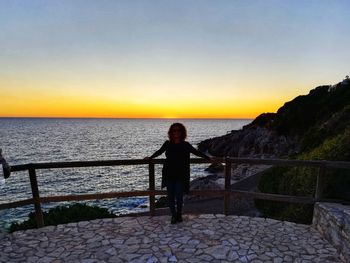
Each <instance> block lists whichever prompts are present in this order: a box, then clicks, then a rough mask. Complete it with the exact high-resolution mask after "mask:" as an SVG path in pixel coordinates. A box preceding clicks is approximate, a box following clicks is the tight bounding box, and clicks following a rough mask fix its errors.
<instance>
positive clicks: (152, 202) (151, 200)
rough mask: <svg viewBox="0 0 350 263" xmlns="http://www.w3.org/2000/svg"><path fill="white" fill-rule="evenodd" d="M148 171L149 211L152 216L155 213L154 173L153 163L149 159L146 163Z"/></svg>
mask: <svg viewBox="0 0 350 263" xmlns="http://www.w3.org/2000/svg"><path fill="white" fill-rule="evenodd" d="M148 173H149V190H150V191H151V193H150V195H149V211H150V214H151V216H154V213H155V207H156V202H155V201H156V200H155V195H154V191H155V178H154V177H155V175H154V163H153V161H152V160H150V161H149V164H148Z"/></svg>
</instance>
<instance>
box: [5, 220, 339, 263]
mask: <svg viewBox="0 0 350 263" xmlns="http://www.w3.org/2000/svg"><path fill="white" fill-rule="evenodd" d="M0 262H54V263H59V262H84V263H92V262H149V263H150V262H252V263H253V262H256V263H258V262H273V263H278V262H305V263H306V262H322V263H324V262H333V263H334V262H341V261H340V259H339V257H338V254H337V252H336V249H335V248H334V247H333V246H332V245H330V244H329V243H328V242H327V241H326V240H324V239H323V238H322V237H321V235H320V234H319V233H318V232H317V231H316V230H314V229H313V228H312V227H311V226H306V225H299V224H294V223H289V222H281V221H276V220H272V219H263V218H250V217H244V216H240V217H238V216H223V215H199V216H197V215H185V216H184V222H182V223H179V224H176V225H171V224H170V223H169V217H168V216H156V217H148V216H142V217H120V218H115V219H103V220H102V219H101V220H94V221H87V222H79V223H71V224H67V225H59V226H56V227H54V226H49V227H45V228H42V229H39V230H27V231H19V232H15V233H13V234H6V235H5V236H3V237H2V238H1V239H0Z"/></svg>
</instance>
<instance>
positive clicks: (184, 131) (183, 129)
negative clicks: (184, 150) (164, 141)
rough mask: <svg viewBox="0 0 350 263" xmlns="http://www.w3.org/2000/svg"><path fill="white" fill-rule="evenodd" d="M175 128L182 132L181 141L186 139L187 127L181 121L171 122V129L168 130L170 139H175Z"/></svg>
mask: <svg viewBox="0 0 350 263" xmlns="http://www.w3.org/2000/svg"><path fill="white" fill-rule="evenodd" d="M175 129H179V130H180V134H181V136H180V139H181V141H184V140H185V139H186V137H187V131H186V127H185V126H184V125H183V124H182V123H179V122H176V123H173V124H171V126H170V128H169V131H168V137H169V140H170V141H174V132H173V131H174V130H175Z"/></svg>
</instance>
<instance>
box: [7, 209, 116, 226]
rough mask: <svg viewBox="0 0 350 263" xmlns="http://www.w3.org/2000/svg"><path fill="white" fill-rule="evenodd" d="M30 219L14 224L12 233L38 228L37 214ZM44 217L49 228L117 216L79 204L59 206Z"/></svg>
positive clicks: (105, 210) (30, 215)
mask: <svg viewBox="0 0 350 263" xmlns="http://www.w3.org/2000/svg"><path fill="white" fill-rule="evenodd" d="M28 217H29V219H28V220H26V221H24V222H21V223H17V222H14V223H12V224H11V226H10V232H14V231H18V230H26V229H31V228H36V220H35V213H33V212H31V213H29V215H28ZM43 217H44V222H45V226H49V225H59V224H67V223H72V222H79V221H86V220H93V219H99V218H113V217H116V215H114V214H112V213H110V212H109V211H108V210H107V209H106V208H100V207H97V206H89V205H86V204H78V203H77V204H73V205H71V206H57V207H55V208H52V209H50V210H49V211H48V212H43Z"/></svg>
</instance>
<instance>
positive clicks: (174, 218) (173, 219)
mask: <svg viewBox="0 0 350 263" xmlns="http://www.w3.org/2000/svg"><path fill="white" fill-rule="evenodd" d="M176 222H177V220H176V216H172V217H171V221H170V223H171V224H176Z"/></svg>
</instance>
